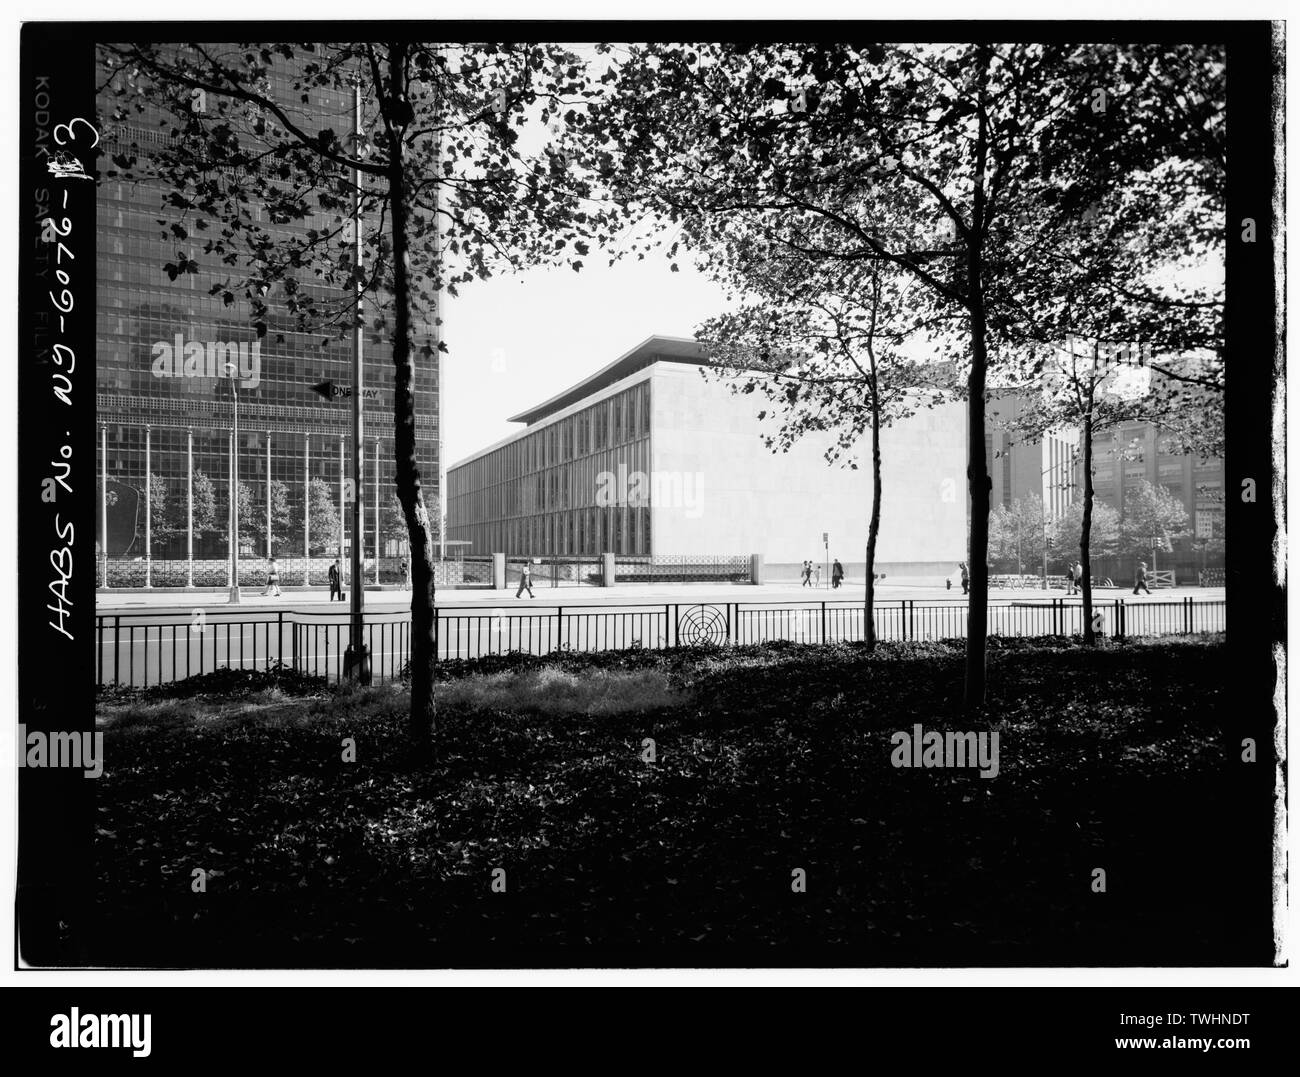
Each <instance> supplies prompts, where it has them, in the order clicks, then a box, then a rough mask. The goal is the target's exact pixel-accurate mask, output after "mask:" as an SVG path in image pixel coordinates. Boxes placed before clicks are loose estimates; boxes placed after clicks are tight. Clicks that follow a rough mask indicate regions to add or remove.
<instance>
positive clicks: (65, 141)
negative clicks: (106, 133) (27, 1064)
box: [54, 116, 99, 150]
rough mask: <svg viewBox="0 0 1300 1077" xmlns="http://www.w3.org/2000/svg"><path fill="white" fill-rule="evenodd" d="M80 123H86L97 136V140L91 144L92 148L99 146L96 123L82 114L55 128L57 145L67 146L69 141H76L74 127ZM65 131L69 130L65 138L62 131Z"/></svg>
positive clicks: (55, 142)
mask: <svg viewBox="0 0 1300 1077" xmlns="http://www.w3.org/2000/svg"><path fill="white" fill-rule="evenodd" d="M79 123H84V124H85V125H86V126H87V127H89V128H90V133H91V134H92V135H94V136H95V141H94V142H92V143H91V144H90V148H91V149H92V150H93V149H94V148H95V147H96V146H98V145H99V132H98V131H96V130H95V125H94V124H93V123H91V122H90V121H89V120H86V119H83V118H82V117H80V116H78V117H76V118H75V119H73V120H70V121H68V122H67V123H61V124H59V125H58V126H57V127H56V128H55V129H54V144H55V145H56V146H66V145H67V144H68V143H69V142H72V141H75V139H76V135H74V134H73V133H72V129H73V128H74V127H76V126H77V124H79ZM63 131H66V132H67V137H66V138H64V137H63V135H62V134H61V132H63Z"/></svg>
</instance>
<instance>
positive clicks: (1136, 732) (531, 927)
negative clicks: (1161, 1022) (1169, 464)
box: [95, 638, 1271, 967]
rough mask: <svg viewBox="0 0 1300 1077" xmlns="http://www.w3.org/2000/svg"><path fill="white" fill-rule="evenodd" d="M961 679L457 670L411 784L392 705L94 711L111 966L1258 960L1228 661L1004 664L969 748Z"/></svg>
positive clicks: (349, 701) (271, 688)
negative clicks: (950, 744)
mask: <svg viewBox="0 0 1300 1077" xmlns="http://www.w3.org/2000/svg"><path fill="white" fill-rule="evenodd" d="M962 660H963V651H962V648H961V646H960V645H959V644H910V645H886V646H882V647H880V648H878V650H877V652H876V653H874V654H872V655H867V654H866V653H864V651H863V650H862V648H861V647H854V646H836V647H817V646H806V645H797V644H774V645H769V646H762V647H747V648H736V649H717V648H714V649H708V650H681V651H671V652H654V651H637V652H623V653H606V654H599V655H590V656H583V655H572V654H569V655H561V656H556V657H554V658H551V659H543V658H536V657H532V656H524V655H517V656H506V657H501V658H493V659H486V660H481V661H479V662H468V663H456V664H448V666H447V667H446V668H445V669H443V670H442V671H441V672H442V678H443V679H442V680H441V681H440V683H439V685H438V689H437V691H438V698H439V703H440V706H439V728H438V738H437V743H438V755H437V759H436V761H435V762H434V763H433V764H432V765H429V766H426V767H422V768H416V769H412V768H407V767H405V766H403V765H402V763H401V759H402V758H403V748H404V744H405V740H404V737H405V722H406V708H407V696H406V693H405V690H404V689H403V688H401V687H400V686H376V687H372V688H356V687H343V688H340V689H337V690H334V689H326V688H324V687H323V686H319V687H317V688H316V689H311V690H308V689H307V688H306V687H305V686H302V685H293V686H291V687H290V690H289V691H286V690H285V689H284V688H283V687H281V686H277V685H276V684H274V683H261V684H258V683H250V685H249V687H248V689H247V691H244V692H242V693H240V694H234V695H231V694H209V695H205V694H201V693H199V694H194V695H191V696H190V697H188V698H185V699H181V700H172V701H167V700H163V699H155V698H151V699H137V700H124V699H116V700H114V701H112V702H108V701H105V703H104V704H103V705H102V707H101V721H102V723H103V728H104V730H105V733H106V752H105V754H106V772H105V775H104V777H103V778H102V779H100V780H99V781H97V782H96V790H95V791H96V794H97V796H98V799H99V812H98V813H97V815H98V823H99V826H98V828H97V839H96V854H97V864H98V868H99V875H100V879H101V884H102V885H101V891H100V894H99V909H100V914H101V931H100V934H99V937H100V939H101V940H102V941H101V943H100V952H99V959H100V960H101V961H102V962H103V963H106V964H117V963H130V964H144V965H161V966H169V967H170V966H174V965H178V964H179V965H186V964H190V965H200V966H201V965H207V964H212V963H216V964H221V965H240V966H276V965H279V966H285V965H290V966H292V965H309V966H311V965H346V966H356V965H361V966H395V967H411V966H414V967H419V966H445V965H462V964H488V965H492V964H496V965H501V964H510V963H511V962H512V961H514V962H523V963H542V964H566V963H567V964H584V963H607V962H608V963H625V964H626V963H631V964H647V963H649V964H655V963H667V964H673V963H686V964H709V963H723V964H727V963H742V964H754V963H758V964H769V965H770V964H789V963H795V964H798V963H804V964H851V965H899V964H904V965H905V964H941V965H961V964H984V965H999V964H1018V965H1061V964H1121V965H1127V964H1207V965H1213V964H1259V963H1266V962H1267V960H1268V957H1269V952H1268V947H1269V945H1270V944H1271V928H1270V925H1269V924H1268V922H1267V916H1268V902H1269V897H1270V895H1269V893H1268V879H1269V868H1270V865H1271V846H1270V843H1269V840H1268V824H1269V816H1268V814H1267V809H1268V798H1267V796H1265V797H1263V798H1260V797H1258V796H1256V795H1255V791H1254V787H1253V786H1251V787H1250V789H1249V790H1248V792H1249V793H1250V795H1243V790H1244V788H1245V787H1243V786H1242V784H1241V782H1242V780H1243V779H1242V778H1241V774H1242V768H1241V765H1240V763H1239V759H1238V754H1239V745H1240V740H1241V736H1242V730H1243V728H1246V727H1247V725H1248V720H1247V719H1246V717H1245V716H1242V715H1240V714H1237V713H1235V712H1234V709H1233V707H1232V706H1231V690H1230V678H1229V673H1228V670H1227V669H1226V668H1225V650H1224V647H1223V644H1222V640H1221V639H1216V638H1194V639H1187V640H1163V641H1152V642H1142V643H1131V644H1124V645H1119V644H1114V643H1106V644H1105V645H1103V646H1102V647H1100V648H1098V649H1095V650H1093V649H1087V648H1083V647H1081V646H1079V645H1078V644H1077V643H1075V642H1072V641H1059V640H1056V641H1051V642H1046V643H1045V642H1043V641H1023V640H1016V641H993V643H992V644H991V646H990V656H989V664H990V684H991V685H992V686H993V688H992V690H991V692H990V698H989V702H988V707H987V708H986V710H985V712H984V715H983V717H982V718H981V719H980V721H979V722H978V723H976V722H975V721H974V720H971V719H963V718H962V717H961V716H960V712H959V710H958V709H957V707H956V705H955V700H956V692H957V691H958V690H959V686H960V683H961V672H962ZM916 723H920V724H922V725H923V726H924V727H925V728H926V729H927V730H928V729H936V730H943V729H958V730H960V729H984V730H992V731H997V732H998V734H999V736H1000V738H1001V769H1000V772H999V775H998V777H997V778H995V779H992V780H986V779H982V778H980V777H979V776H978V774H977V772H976V771H974V770H958V769H910V768H901V769H900V768H898V767H895V766H893V765H892V764H891V740H890V738H891V735H892V734H893V733H894V732H896V731H900V730H901V731H909V730H911V729H912V727H913V725H914V724H916ZM1261 810H1262V811H1263V812H1264V814H1263V815H1262V816H1261V814H1260V813H1261ZM1260 836H1262V837H1263V839H1264V840H1263V842H1262V844H1261V842H1260V841H1259V840H1258V838H1259V837H1260ZM1207 864H1212V865H1213V871H1207V870H1206V865H1207ZM1098 867H1101V868H1103V869H1105V870H1106V871H1107V874H1108V880H1109V883H1108V890H1107V892H1106V893H1104V894H1098V893H1096V892H1094V890H1093V887H1092V882H1093V872H1094V870H1095V869H1096V868H1098ZM1261 868H1262V875H1261V874H1260V869H1261ZM196 869H198V870H199V871H201V872H202V873H203V876H204V880H205V889H204V890H203V891H202V892H195V890H194V884H193V878H194V872H195V870H196ZM796 871H800V872H803V873H804V877H805V878H806V880H807V889H806V892H800V891H798V890H797V889H794V888H792V879H794V878H795V875H794V873H795V872H796ZM1257 879H1258V880H1260V882H1261V883H1262V886H1263V889H1262V891H1261V888H1260V883H1257V882H1256V880H1257ZM494 883H497V884H498V886H501V885H503V886H504V887H505V889H504V891H501V890H500V889H499V888H494V885H493V884H494ZM1261 914H1262V920H1261Z"/></svg>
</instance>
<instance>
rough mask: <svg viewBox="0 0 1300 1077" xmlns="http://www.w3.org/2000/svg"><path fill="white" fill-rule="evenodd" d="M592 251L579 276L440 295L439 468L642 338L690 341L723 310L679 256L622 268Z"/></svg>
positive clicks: (497, 435) (550, 274)
mask: <svg viewBox="0 0 1300 1077" xmlns="http://www.w3.org/2000/svg"><path fill="white" fill-rule="evenodd" d="M607 261H608V258H606V257H601V256H600V252H599V251H598V250H597V249H596V248H593V249H592V257H591V258H590V259H589V260H588V261H587V264H586V265H584V266H583V268H582V270H581V272H578V273H575V272H574V271H573V270H572V269H536V270H530V271H528V272H526V273H523V274H519V275H517V276H510V277H496V278H493V279H491V280H487V281H475V282H473V283H472V284H466V285H464V286H462V288H461V294H460V298H458V299H453V298H451V297H450V296H444V297H443V300H444V305H443V340H445V341H446V343H447V348H448V352H449V354H446V355H444V356H443V357H442V359H443V383H442V387H443V399H442V422H443V460H444V465H445V466H448V467H449V466H451V465H452V464H455V463H457V462H459V461H460V460H463V459H464V458H465V457H466V456H469V455H470V454H471V453H474V452H477V451H478V450H479V449H482V448H484V447H485V446H488V445H491V444H492V443H493V442H495V441H500V440H501V439H502V438H503V437H507V436H509V435H510V434H512V433H514V432H515V431H517V430H522V429H523V424H521V423H508V422H506V416H508V415H514V414H516V413H517V412H520V411H522V410H524V408H527V407H530V406H531V405H533V404H539V403H541V402H542V401H543V400H547V399H549V398H550V397H552V396H554V395H555V394H556V393H558V392H560V390H562V389H566V388H568V387H569V386H570V385H572V384H573V383H574V382H577V381H581V380H582V379H583V378H585V377H586V376H587V375H589V374H592V373H594V372H595V371H597V370H599V369H600V368H601V367H603V366H605V365H606V364H608V363H611V362H613V361H614V360H615V359H617V358H618V357H619V356H620V355H622V354H623V353H624V352H625V351H628V350H629V349H630V348H632V347H633V346H634V345H636V344H639V343H641V341H643V340H645V338H646V337H648V336H654V335H656V334H661V335H666V336H680V337H689V336H694V335H695V327H696V326H697V325H698V324H699V323H700V322H702V321H704V320H705V319H706V318H709V317H712V316H713V315H715V314H718V313H721V311H722V310H723V309H724V300H723V295H722V289H721V288H720V287H718V286H717V285H715V284H714V283H712V282H711V281H710V280H708V279H707V278H706V277H705V276H704V275H703V274H702V273H701V272H700V271H699V270H698V269H696V268H694V267H693V266H692V265H691V262H690V259H689V258H678V259H677V262H678V265H679V266H680V269H681V271H680V272H678V273H673V272H672V271H671V270H670V269H669V268H668V265H669V260H668V259H667V258H666V257H665V256H664V255H663V254H651V255H648V256H647V257H646V259H645V261H643V262H635V261H632V262H621V263H618V264H616V265H614V266H613V267H612V268H610V267H608V266H607V265H606V262H607Z"/></svg>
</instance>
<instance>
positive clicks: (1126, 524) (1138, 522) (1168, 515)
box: [1120, 479, 1190, 568]
mask: <svg viewBox="0 0 1300 1077" xmlns="http://www.w3.org/2000/svg"><path fill="white" fill-rule="evenodd" d="M1189 533H1190V532H1189V528H1188V519H1187V509H1186V508H1185V507H1184V505H1183V503H1182V501H1180V500H1179V499H1178V498H1176V497H1174V495H1173V494H1171V493H1170V492H1169V491H1168V490H1167V489H1166V488H1165V487H1163V486H1159V485H1157V484H1156V483H1153V482H1151V481H1150V480H1148V479H1139V480H1138V481H1137V482H1135V483H1134V484H1133V485H1132V486H1130V487H1128V488H1127V489H1126V490H1125V491H1124V516H1123V518H1122V520H1121V522H1120V536H1121V541H1122V543H1123V548H1124V550H1125V551H1126V552H1128V553H1133V554H1137V553H1143V552H1149V553H1151V554H1152V568H1154V567H1155V566H1156V565H1157V564H1158V562H1159V553H1160V551H1162V550H1163V551H1165V552H1172V550H1173V548H1174V543H1175V542H1176V541H1177V540H1178V539H1180V538H1183V537H1184V536H1186V535H1187V534H1189Z"/></svg>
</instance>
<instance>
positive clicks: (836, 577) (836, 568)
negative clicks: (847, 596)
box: [831, 557, 844, 589]
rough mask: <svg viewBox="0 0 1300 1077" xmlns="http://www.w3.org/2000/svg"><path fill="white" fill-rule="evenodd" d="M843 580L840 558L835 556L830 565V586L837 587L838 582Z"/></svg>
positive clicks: (842, 567)
mask: <svg viewBox="0 0 1300 1077" xmlns="http://www.w3.org/2000/svg"><path fill="white" fill-rule="evenodd" d="M843 582H844V566H843V565H841V564H840V559H839V558H838V557H837V558H835V561H834V563H833V564H832V565H831V587H832V588H834V589H838V588H839V586H840V584H841V583H843Z"/></svg>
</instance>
